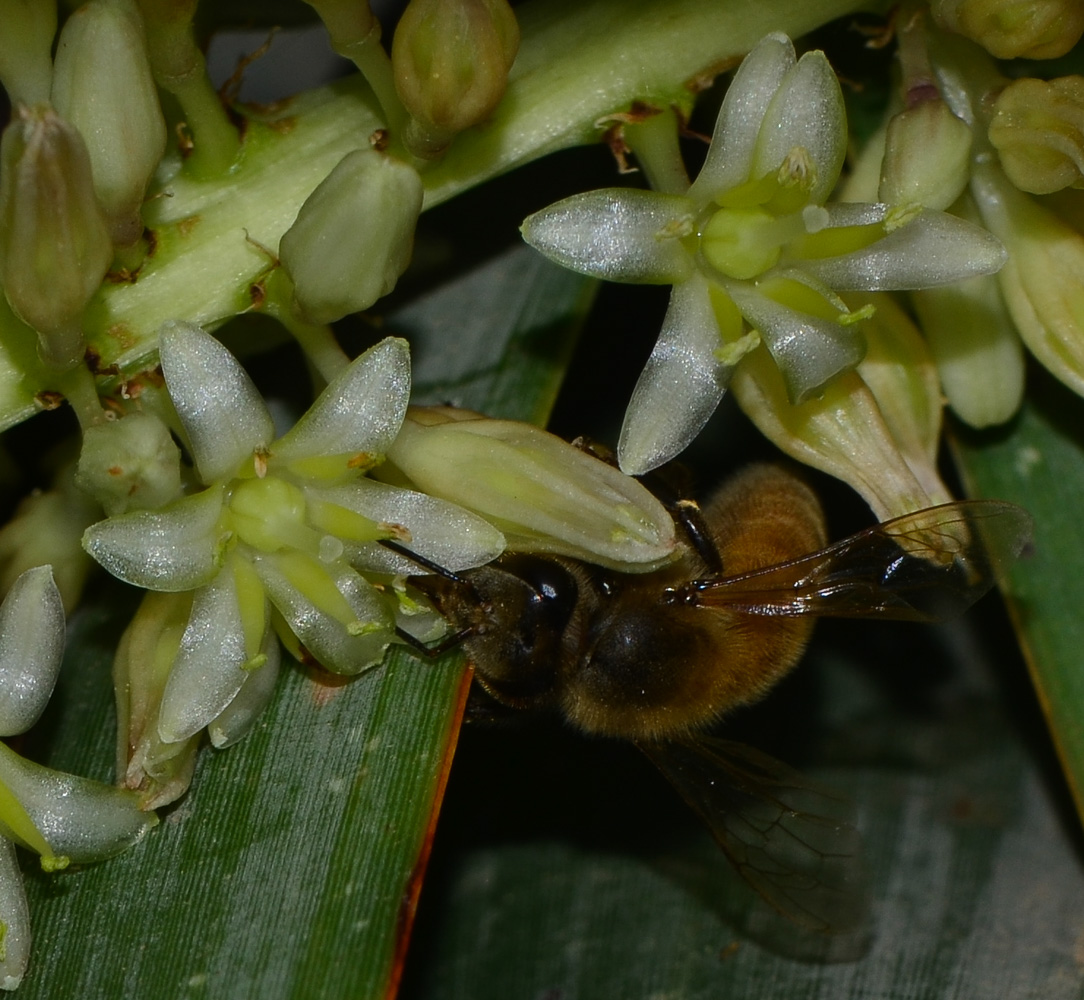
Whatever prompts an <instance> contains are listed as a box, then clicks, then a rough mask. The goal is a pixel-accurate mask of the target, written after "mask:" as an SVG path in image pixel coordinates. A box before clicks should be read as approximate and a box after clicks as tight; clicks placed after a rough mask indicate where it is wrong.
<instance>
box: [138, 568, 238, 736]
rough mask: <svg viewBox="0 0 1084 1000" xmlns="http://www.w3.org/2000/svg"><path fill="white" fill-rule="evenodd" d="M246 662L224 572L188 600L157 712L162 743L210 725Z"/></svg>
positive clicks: (232, 591) (233, 592)
mask: <svg viewBox="0 0 1084 1000" xmlns="http://www.w3.org/2000/svg"><path fill="white" fill-rule="evenodd" d="M247 660H248V656H247V655H246V653H245V636H244V626H243V625H242V622H241V609H240V607H239V605H238V602H237V587H236V585H235V582H234V576H233V573H232V572H231V571H230V570H229V569H228V568H227V569H226V570H225V571H223V572H221V573H219V574H218V576H216V577H215V578H214V580H212V581H211V583H210V584H208V585H207V586H206V587H200V589H199V590H197V591H196V592H195V594H194V595H193V597H192V612H191V614H190V615H189V616H188V625H187V627H186V628H185V630H184V634H183V635H182V636H181V648H180V649H179V650H178V652H177V657H176V659H175V660H174V661H173V667H172V669H171V670H170V672H169V680H168V681H166V687H165V690H164V691H163V693H162V703H161V706H160V707H159V709H158V735H159V737H160V738H161V739H162V741H163V742H165V743H178V742H180V741H181V740H187V739H188V738H189V737H190V736H195V735H196V733H198V732H199V731H200V730H201V729H202V728H203V727H204V726H206V725H207V724H208V723H210V722H212V721H213V720H214V719H215V718H216V717H217V716H218V715H219V714H220V713H221V712H222V710H223V709H224V708H225V707H226V706H227V705H228V704H229V703H230V702H231V701H232V700H233V699H234V696H235V695H236V694H237V692H238V691H240V690H241V685H242V684H243V683H244V682H245V678H246V677H247V673H246V672H245V670H244V666H245V663H246V662H247Z"/></svg>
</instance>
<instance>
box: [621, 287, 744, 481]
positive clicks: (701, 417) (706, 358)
mask: <svg viewBox="0 0 1084 1000" xmlns="http://www.w3.org/2000/svg"><path fill="white" fill-rule="evenodd" d="M722 346H723V341H722V338H721V337H720V334H719V325H718V322H717V321H716V318H715V314H714V311H713V309H712V304H711V297H710V295H709V292H708V283H707V281H706V280H705V279H704V278H702V277H700V276H699V275H697V276H696V277H694V278H691V279H690V280H689V281H687V282H685V283H683V284H681V285H675V286H674V290H673V292H672V293H671V295H670V306H669V308H668V309H667V311H666V318H665V319H664V320H663V326H662V332H661V333H660V334H659V339H658V341H657V342H656V343H655V349H654V350H653V351H652V352H651V357H650V358H648V361H647V365H646V366H645V367H644V370H643V373H642V374H641V375H640V378H639V381H638V382H637V383H636V388H635V389H633V392H632V400H631V401H630V402H629V408H628V410H627V411H626V413H625V422H624V424H623V426H622V427H621V438H620V441H619V442H618V445H617V459H618V464H619V465H620V466H621V470H622V471H623V472H625V473H626V474H628V475H631V476H638V475H642V474H643V473H645V472H648V471H650V470H651V469H654V468H657V467H658V466H660V465H662V464H663V463H664V462H667V461H669V460H670V459H671V458H673V457H674V456H675V455H678V454H679V453H680V452H682V451H683V450H684V449H685V448H686V447H687V446H688V444H689V443H690V442H691V441H692V439H693V438H694V437H696V435H697V434H698V433H699V432H700V430H701V428H702V427H703V426H704V424H705V423H707V420H708V417H710V416H711V415H712V413H714V412H715V408H716V407H717V406H718V405H719V400H720V399H722V398H723V393H724V392H726V387H727V384H728V383H729V381H730V375H731V372H732V371H733V366H732V365H728V364H724V363H723V362H722V361H720V360H719V359H718V357H717V356H716V353H715V352H716V351H718V350H719V349H720V348H721V347H722Z"/></svg>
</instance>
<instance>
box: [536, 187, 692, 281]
mask: <svg viewBox="0 0 1084 1000" xmlns="http://www.w3.org/2000/svg"><path fill="white" fill-rule="evenodd" d="M693 231H694V207H693V204H692V202H690V201H689V199H688V198H686V197H684V196H682V195H672V194H660V193H659V192H657V191H639V190H636V189H633V188H629V189H625V188H605V189H603V190H601V191H586V192H584V193H583V194H576V195H573V196H572V197H571V198H565V199H564V200H563V201H559V202H557V203H556V204H553V205H550V206H549V207H548V208H544V209H542V210H541V211H540V212H535V213H534V215H529V216H528V217H527V218H526V219H525V220H524V222H523V225H522V226H521V227H520V232H521V233H523V238H524V240H526V241H527V242H528V243H529V244H530V245H531V246H532V247H534V248H535V249H536V250H537V251H538V252H539V253H541V254H543V255H545V256H546V257H548V258H549V259H550V260H552V261H554V262H556V263H558V264H560V265H561V266H562V267H567V268H569V269H570V270H573V271H578V272H579V273H580V274H587V275H590V276H591V277H593V278H603V279H605V280H606V281H624V282H630V283H633V284H656V285H671V284H673V283H674V282H677V281H682V280H684V279H685V278H686V277H688V276H689V275H690V274H691V273H692V270H693V259H692V257H691V255H690V254H689V252H688V251H687V250H686V249H685V246H684V244H683V243H682V238H683V237H685V236H689V235H690V234H692V232H693Z"/></svg>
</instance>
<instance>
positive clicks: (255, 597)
mask: <svg viewBox="0 0 1084 1000" xmlns="http://www.w3.org/2000/svg"><path fill="white" fill-rule="evenodd" d="M263 472H264V475H263V476H260V477H258V478H254V479H236V480H234V481H233V483H232V484H231V486H230V492H229V499H228V500H227V502H226V510H225V516H224V519H223V520H224V524H223V528H224V529H225V530H226V531H229V532H230V533H231V535H232V537H233V538H234V539H236V541H237V542H238V543H240V544H242V545H247V546H248V547H249V548H251V549H255V550H256V551H257V552H262V553H275V554H276V560H277V565H278V567H279V569H280V570H281V571H282V572H283V573H284V574H285V575H286V577H287V578H288V579H289V580H290V582H291V583H292V584H293V585H294V587H296V588H297V590H298V591H299V592H300V593H301V594H303V595H304V596H305V598H306V599H307V600H308V601H310V602H311V603H312V604H313V605H315V606H316V607H317V608H319V609H320V610H321V611H323V612H324V613H325V614H327V615H329V616H330V617H332V618H334V619H335V620H336V621H338V622H339V623H341V624H342V625H343V626H344V627H345V629H346V631H347V632H348V633H350V634H351V635H362V634H364V633H365V632H367V631H373V630H376V629H380V628H383V627H384V626H383V625H382V624H381V623H379V622H363V621H359V620H358V618H357V616H356V614H355V613H354V611H353V609H352V608H351V607H350V604H349V602H348V601H347V600H346V599H345V598H344V597H343V595H342V594H341V593H340V592H339V590H338V587H337V586H336V583H335V577H336V575H337V572H338V570H337V567H338V568H339V569H341V568H342V560H343V558H344V556H345V546H344V544H343V543H344V542H355V543H360V542H372V541H376V540H378V539H381V538H392V537H399V538H402V537H403V536H404V533H405V529H403V528H401V527H400V526H398V525H389V524H381V523H378V522H376V521H373V520H372V519H371V518H368V517H365V516H364V515H363V514H359V513H357V512H356V511H353V510H349V509H348V508H346V507H341V506H339V505H338V504H334V503H329V502H328V501H325V500H321V499H319V498H316V497H312V496H307V495H306V493H305V491H304V490H303V489H302V488H301V487H300V486H298V485H296V484H295V483H292V482H290V481H289V480H288V479H287V478H284V477H283V476H279V475H275V474H273V473H268V472H267V467H266V464H265V465H264V466H263ZM408 540H409V538H408ZM235 569H236V570H237V571H238V576H237V583H238V595H239V599H240V601H241V604H242V621H243V622H245V623H246V647H247V648H248V649H249V650H250V651H252V652H253V653H255V651H258V650H259V644H260V639H261V638H262V631H261V632H260V633H259V634H256V632H255V631H254V630H253V634H252V635H251V636H250V635H248V632H249V631H250V630H249V629H248V628H247V623H248V622H249V621H250V620H251V621H255V620H256V618H257V615H256V614H255V611H256V608H257V604H258V605H259V607H260V608H262V601H263V588H262V586H261V584H260V582H259V579H258V577H257V575H256V572H255V570H254V569H253V568H252V566H251V565H250V564H249V563H248V561H247V560H246V559H244V558H241V559H237V560H235ZM261 627H262V618H261ZM258 665H259V663H258V662H256V660H255V659H253V660H252V661H250V663H248V664H246V669H250V668H253V667H256V666H258Z"/></svg>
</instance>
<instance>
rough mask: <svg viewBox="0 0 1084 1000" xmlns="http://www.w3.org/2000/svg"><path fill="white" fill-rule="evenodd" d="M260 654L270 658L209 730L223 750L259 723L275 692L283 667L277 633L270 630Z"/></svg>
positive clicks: (250, 677)
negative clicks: (257, 721) (258, 720)
mask: <svg viewBox="0 0 1084 1000" xmlns="http://www.w3.org/2000/svg"><path fill="white" fill-rule="evenodd" d="M260 652H261V653H262V654H263V655H264V656H266V657H267V660H266V661H265V662H264V664H263V666H261V667H257V668H256V669H255V670H250V671H249V672H248V674H247V676H246V677H245V683H244V684H242V685H241V690H240V691H238V692H237V696H236V697H235V698H234V699H233V701H231V702H230V703H229V704H228V705H227V706H226V707H225V708H224V709H223V710H222V712H221V713H220V714H219V716H218V718H217V719H215V720H214V722H212V723H211V724H210V725H209V726H208V727H207V735H208V736H210V738H211V743H212V745H213V746H214V747H215V748H216V749H218V750H223V749H225V748H226V747H228V746H232V745H233V744H234V743H236V742H237V741H238V740H240V739H241V738H242V737H244V736H247V735H248V732H249V730H250V729H252V727H253V726H254V725H255V724H256V720H257V719H258V718H259V717H260V715H262V714H263V710H264V709H265V708H266V707H267V705H268V702H270V701H271V696H272V695H273V694H274V693H275V683H276V682H277V681H278V678H279V669H280V667H281V665H282V650H281V647H280V646H279V641H278V638H277V637H276V635H275V633H274V632H273V631H272V630H270V629H268V631H267V635H266V637H265V639H264V642H263V645H262V646H261V647H260Z"/></svg>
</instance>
